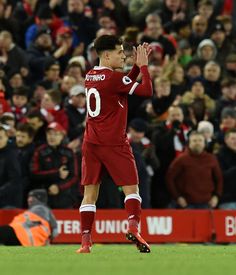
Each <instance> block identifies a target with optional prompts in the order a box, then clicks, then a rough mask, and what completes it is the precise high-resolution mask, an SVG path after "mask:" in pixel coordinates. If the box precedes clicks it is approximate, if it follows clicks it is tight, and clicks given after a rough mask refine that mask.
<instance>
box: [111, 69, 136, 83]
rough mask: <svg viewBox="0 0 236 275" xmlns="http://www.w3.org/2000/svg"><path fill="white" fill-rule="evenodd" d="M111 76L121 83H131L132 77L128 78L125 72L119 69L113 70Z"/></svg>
mask: <svg viewBox="0 0 236 275" xmlns="http://www.w3.org/2000/svg"><path fill="white" fill-rule="evenodd" d="M112 78H113V79H115V80H116V81H117V82H120V84H123V85H129V84H130V83H132V79H130V78H129V77H128V76H127V75H126V74H124V73H123V72H119V71H113V75H112Z"/></svg>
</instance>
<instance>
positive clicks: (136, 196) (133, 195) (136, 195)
mask: <svg viewBox="0 0 236 275" xmlns="http://www.w3.org/2000/svg"><path fill="white" fill-rule="evenodd" d="M131 199H133V200H138V201H139V202H140V203H141V202H142V199H141V197H140V196H139V194H129V195H127V196H126V197H125V203H126V201H127V200H131Z"/></svg>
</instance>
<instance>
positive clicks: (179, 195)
mask: <svg viewBox="0 0 236 275" xmlns="http://www.w3.org/2000/svg"><path fill="white" fill-rule="evenodd" d="M204 148H205V139H204V136H203V135H202V134H201V133H198V132H192V133H191V134H190V136H189V145H188V149H187V150H186V152H185V153H184V154H182V155H181V156H180V157H178V158H176V159H175V160H174V161H173V162H172V163H171V165H170V167H169V169H168V172H167V184H168V188H169V190H170V192H171V196H172V199H173V200H174V201H173V205H172V206H173V207H175V208H189V209H205V208H215V207H216V206H217V204H218V202H219V198H220V196H221V193H222V189H223V178H222V172H221V169H220V166H219V163H218V161H217V159H216V158H215V156H214V155H213V154H210V153H207V152H205V151H204ZM199 175H200V176H201V180H200V181H199Z"/></svg>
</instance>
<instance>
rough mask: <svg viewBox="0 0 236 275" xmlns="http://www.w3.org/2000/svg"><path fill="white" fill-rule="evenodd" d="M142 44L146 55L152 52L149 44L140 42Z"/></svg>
mask: <svg viewBox="0 0 236 275" xmlns="http://www.w3.org/2000/svg"><path fill="white" fill-rule="evenodd" d="M142 46H143V47H144V48H145V49H146V51H147V55H148V57H149V55H150V53H151V52H152V48H151V46H150V44H149V43H147V42H144V43H143V44H142Z"/></svg>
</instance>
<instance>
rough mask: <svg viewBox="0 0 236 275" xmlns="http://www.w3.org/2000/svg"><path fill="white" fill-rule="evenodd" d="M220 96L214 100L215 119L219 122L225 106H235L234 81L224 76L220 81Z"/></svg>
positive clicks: (235, 86)
mask: <svg viewBox="0 0 236 275" xmlns="http://www.w3.org/2000/svg"><path fill="white" fill-rule="evenodd" d="M221 91H222V96H221V97H220V98H219V99H218V100H217V101H216V109H215V117H214V119H215V121H216V123H218V124H219V121H220V116H221V111H222V110H223V109H224V108H225V107H232V108H234V107H236V101H235V99H236V81H235V80H234V79H227V78H224V79H223V80H222V81H221Z"/></svg>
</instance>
